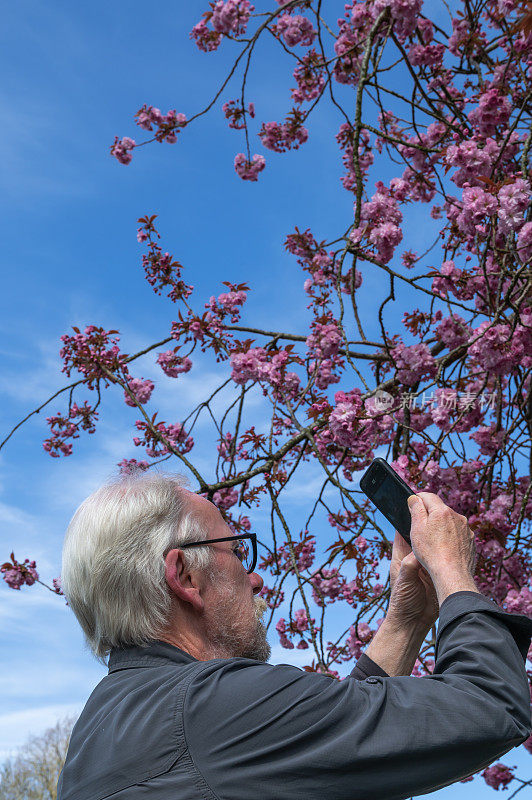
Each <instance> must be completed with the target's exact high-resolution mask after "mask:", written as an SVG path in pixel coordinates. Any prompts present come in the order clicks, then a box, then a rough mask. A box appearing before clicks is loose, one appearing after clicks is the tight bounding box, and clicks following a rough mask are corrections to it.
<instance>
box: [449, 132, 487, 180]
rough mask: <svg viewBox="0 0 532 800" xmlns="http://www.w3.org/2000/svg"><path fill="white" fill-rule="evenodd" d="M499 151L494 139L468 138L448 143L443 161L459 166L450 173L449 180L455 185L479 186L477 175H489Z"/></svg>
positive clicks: (452, 165)
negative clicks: (456, 142) (477, 139)
mask: <svg viewBox="0 0 532 800" xmlns="http://www.w3.org/2000/svg"><path fill="white" fill-rule="evenodd" d="M499 152H500V146H499V145H498V144H497V142H496V141H495V140H494V139H491V138H487V139H486V138H482V139H480V140H479V141H476V140H475V139H468V140H466V141H463V142H459V144H452V145H449V147H448V148H447V151H446V153H445V159H444V161H445V163H446V165H448V166H451V167H460V169H459V170H458V171H457V172H455V173H454V174H453V175H451V180H452V181H453V182H454V183H456V185H457V186H460V187H465V186H481V185H482V183H481V181H479V180H478V176H479V175H480V176H489V174H490V172H491V168H492V165H493V163H494V161H495V159H496V158H497V157H498V155H499Z"/></svg>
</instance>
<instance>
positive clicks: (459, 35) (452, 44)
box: [447, 17, 472, 57]
mask: <svg viewBox="0 0 532 800" xmlns="http://www.w3.org/2000/svg"><path fill="white" fill-rule="evenodd" d="M451 23H452V26H453V32H452V34H451V37H450V39H449V42H448V44H447V46H448V48H449V52H450V53H452V54H453V56H458V57H461V56H462V52H463V49H464V45H465V44H466V43H467V42H469V40H470V38H471V36H472V31H471V26H470V23H469V20H468V19H467V17H464V18H463V19H458V18H453V19H452V20H451Z"/></svg>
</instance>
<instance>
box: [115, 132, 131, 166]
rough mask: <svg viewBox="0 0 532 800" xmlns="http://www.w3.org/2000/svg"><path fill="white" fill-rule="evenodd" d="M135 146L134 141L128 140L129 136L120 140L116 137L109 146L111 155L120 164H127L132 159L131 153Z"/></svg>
mask: <svg viewBox="0 0 532 800" xmlns="http://www.w3.org/2000/svg"><path fill="white" fill-rule="evenodd" d="M135 144H136V142H135V140H134V139H130V137H129V136H124V137H123V138H122V139H120V140H119V139H118V136H115V140H114V143H113V144H112V145H111V155H112V156H114V157H115V158H116V160H117V161H118V162H119V163H120V164H129V163H130V161H131V159H132V158H133V154H132V153H131V151H132V150H133V148H134V147H135Z"/></svg>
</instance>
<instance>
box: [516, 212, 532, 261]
mask: <svg viewBox="0 0 532 800" xmlns="http://www.w3.org/2000/svg"><path fill="white" fill-rule="evenodd" d="M516 249H517V254H518V256H519V260H520V261H521V263H522V264H527V263H528V262H529V261H532V222H525V224H524V225H523V227H522V228H521V230H520V231H519V235H518V236H517V244H516Z"/></svg>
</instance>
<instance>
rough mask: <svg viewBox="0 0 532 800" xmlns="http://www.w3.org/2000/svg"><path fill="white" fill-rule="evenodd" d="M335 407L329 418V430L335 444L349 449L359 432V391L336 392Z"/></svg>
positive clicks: (360, 403) (360, 402)
mask: <svg viewBox="0 0 532 800" xmlns="http://www.w3.org/2000/svg"><path fill="white" fill-rule="evenodd" d="M334 400H335V403H336V405H335V407H334V408H333V410H332V412H331V415H330V417H329V429H330V431H331V434H332V435H333V437H334V440H335V442H337V444H339V445H341V446H342V447H350V446H351V445H352V443H353V441H354V439H355V438H356V436H357V434H358V432H359V425H360V412H361V409H362V399H361V393H360V389H353V390H352V391H350V392H347V393H346V392H336V394H335V395H334Z"/></svg>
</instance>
